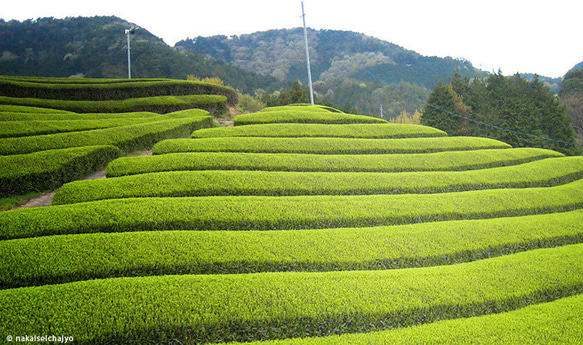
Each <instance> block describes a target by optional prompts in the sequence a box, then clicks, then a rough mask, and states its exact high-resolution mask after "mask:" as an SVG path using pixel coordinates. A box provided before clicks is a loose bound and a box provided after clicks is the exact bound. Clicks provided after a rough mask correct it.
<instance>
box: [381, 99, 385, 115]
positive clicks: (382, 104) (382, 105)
mask: <svg viewBox="0 0 583 345" xmlns="http://www.w3.org/2000/svg"><path fill="white" fill-rule="evenodd" d="M384 118H385V117H384V116H383V104H382V103H381V119H384Z"/></svg>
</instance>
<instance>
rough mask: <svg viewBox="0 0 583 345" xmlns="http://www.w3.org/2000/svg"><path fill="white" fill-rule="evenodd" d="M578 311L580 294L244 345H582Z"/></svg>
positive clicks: (582, 323) (581, 320)
mask: <svg viewBox="0 0 583 345" xmlns="http://www.w3.org/2000/svg"><path fill="white" fill-rule="evenodd" d="M581 310H583V295H577V296H572V297H566V298H561V299H559V300H557V301H553V302H548V303H542V304H538V305H532V306H528V307H525V308H522V309H518V310H515V311H510V312H505V313H500V314H494V315H487V316H477V317H472V318H462V319H458V320H445V321H439V322H435V323H431V324H426V325H420V326H414V327H408V328H402V329H395V330H388V331H380V332H370V333H361V334H346V335H342V336H329V337H321V338H315V337H314V338H296V339H289V340H273V341H264V342H251V343H249V342H246V343H244V344H247V345H299V344H302V345H325V344H327V345H336V344H354V345H359V344H362V345H365V344H367V345H368V344H403V345H405V344H406V345H409V344H513V345H523V344H555V343H556V344H562V343H570V344H580V343H583V313H581ZM230 344H235V343H230ZM238 344H242V343H238Z"/></svg>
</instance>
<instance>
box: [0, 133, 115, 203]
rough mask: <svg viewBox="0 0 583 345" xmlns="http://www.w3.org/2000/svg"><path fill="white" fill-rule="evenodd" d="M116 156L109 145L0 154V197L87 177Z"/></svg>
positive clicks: (113, 149)
mask: <svg viewBox="0 0 583 345" xmlns="http://www.w3.org/2000/svg"><path fill="white" fill-rule="evenodd" d="M120 155H121V151H120V149H118V148H117V147H115V146H111V145H110V146H86V147H74V148H68V149H61V150H48V151H40V152H34V153H31V154H24V155H12V156H0V196H8V195H17V194H23V193H28V192H30V191H46V190H51V189H54V188H57V187H59V186H61V185H62V184H63V183H66V182H69V181H73V180H76V179H79V178H83V177H85V176H87V175H88V174H90V173H92V172H94V171H95V170H97V169H99V168H101V167H103V166H105V165H106V164H107V163H108V162H110V161H112V160H114V159H115V158H117V157H119V156H120Z"/></svg>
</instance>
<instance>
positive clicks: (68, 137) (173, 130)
mask: <svg viewBox="0 0 583 345" xmlns="http://www.w3.org/2000/svg"><path fill="white" fill-rule="evenodd" d="M212 125H213V122H212V117H211V116H206V117H205V116H196V117H191V118H181V119H170V120H163V121H156V122H148V123H143V124H137V125H129V126H121V127H114V128H106V129H96V130H91V131H82V132H72V133H58V134H48V135H39V136H31V137H21V138H2V139H0V155H14V154H23V153H30V152H37V151H43V150H50V149H62V148H69V147H78V146H94V145H115V146H117V147H119V148H120V149H121V150H123V151H133V150H136V149H141V148H145V147H150V146H151V145H153V144H154V143H156V142H158V141H160V140H162V139H167V138H175V137H180V136H182V137H188V136H190V134H191V133H192V132H193V131H194V130H196V129H199V128H203V127H210V126H212ZM189 140H191V139H189Z"/></svg>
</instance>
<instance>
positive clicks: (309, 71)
mask: <svg viewBox="0 0 583 345" xmlns="http://www.w3.org/2000/svg"><path fill="white" fill-rule="evenodd" d="M302 19H303V21H304V42H305V44H306V60H307V64H308V84H309V86H310V103H311V104H312V105H314V90H313V88H312V70H311V68H310V49H309V48H308V31H307V30H306V14H305V13H304V2H303V1H302Z"/></svg>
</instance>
